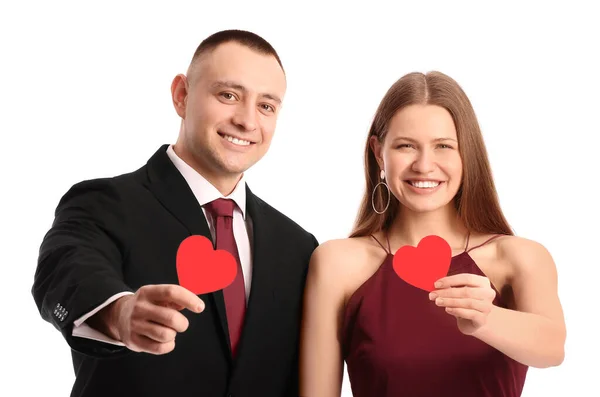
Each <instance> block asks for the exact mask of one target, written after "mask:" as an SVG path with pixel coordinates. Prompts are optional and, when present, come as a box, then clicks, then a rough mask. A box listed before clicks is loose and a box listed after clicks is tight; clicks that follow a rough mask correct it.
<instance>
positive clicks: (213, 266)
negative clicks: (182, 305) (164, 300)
mask: <svg viewBox="0 0 600 397" xmlns="http://www.w3.org/2000/svg"><path fill="white" fill-rule="evenodd" d="M176 266H177V277H178V278H179V285H181V286H182V287H184V288H186V289H188V290H190V291H191V292H193V293H194V294H196V295H201V294H207V293H209V292H215V291H218V290H220V289H223V288H225V287H227V286H228V285H229V284H231V283H232V282H233V280H234V279H235V276H236V274H237V264H236V261H235V258H234V257H233V255H231V253H230V252H228V251H224V250H215V249H213V245H212V243H211V241H210V240H209V239H208V238H206V237H204V236H200V235H194V236H189V237H187V238H186V239H184V240H183V241H182V242H181V244H179V248H178V249H177V259H176Z"/></svg>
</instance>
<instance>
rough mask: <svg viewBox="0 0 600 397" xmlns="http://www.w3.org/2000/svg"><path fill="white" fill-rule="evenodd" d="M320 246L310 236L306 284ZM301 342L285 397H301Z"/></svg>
mask: <svg viewBox="0 0 600 397" xmlns="http://www.w3.org/2000/svg"><path fill="white" fill-rule="evenodd" d="M318 246H319V242H318V241H317V239H316V238H315V236H314V235H312V234H310V249H308V250H307V254H308V256H307V258H306V261H305V262H306V269H305V271H304V282H306V277H307V276H308V265H309V263H310V258H311V256H312V253H313V252H314V250H315V249H317V247H318ZM302 312H303V306H302V305H301V308H300V313H299V316H300V322H301V321H302ZM299 361H300V340H298V341H297V345H296V352H295V355H294V365H293V366H292V373H291V374H290V379H289V381H288V386H287V390H286V393H285V397H299V396H300V394H299V393H300V379H299V376H300V362H299Z"/></svg>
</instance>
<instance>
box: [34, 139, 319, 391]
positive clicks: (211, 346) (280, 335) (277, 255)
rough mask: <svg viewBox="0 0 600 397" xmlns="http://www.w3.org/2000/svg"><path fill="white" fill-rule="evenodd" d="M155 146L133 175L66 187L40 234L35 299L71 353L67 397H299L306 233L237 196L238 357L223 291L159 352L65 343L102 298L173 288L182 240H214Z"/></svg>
mask: <svg viewBox="0 0 600 397" xmlns="http://www.w3.org/2000/svg"><path fill="white" fill-rule="evenodd" d="M166 149H167V145H164V146H162V147H161V148H160V149H159V150H158V151H157V152H156V153H155V154H154V155H153V156H152V158H150V160H149V161H148V163H147V164H146V165H144V166H143V167H141V168H140V169H138V170H137V171H135V172H132V173H128V174H124V175H120V176H117V177H114V178H103V179H94V180H88V181H84V182H80V183H78V184H76V185H74V186H73V187H72V188H71V189H70V190H69V191H68V192H67V193H66V194H65V195H64V196H63V197H62V199H61V200H60V203H59V205H58V207H57V209H56V214H55V221H54V223H53V225H52V228H51V229H50V230H49V231H48V233H47V234H46V235H45V236H44V239H43V242H42V244H41V249H40V255H39V261H38V266H37V270H36V273H35V280H34V284H33V288H32V293H33V297H34V299H35V302H36V304H37V307H38V309H39V310H40V314H41V316H42V317H43V319H45V320H46V321H49V322H50V323H52V324H53V325H54V326H55V327H56V328H57V329H58V330H60V332H61V333H62V335H63V336H64V338H65V339H66V341H67V343H68V344H69V346H70V347H71V351H72V357H73V365H74V369H75V375H76V380H75V383H74V386H73V390H72V394H71V396H82V397H83V396H85V397H91V396H102V397H108V396H111V397H117V396H127V397H134V396H147V397H151V396H157V397H158V396H160V397H165V396H177V397H185V396H190V397H191V396H194V397H200V396H211V397H212V396H215V397H222V396H234V397H246V396H247V397H270V396H273V397H283V396H285V397H287V396H297V395H298V342H299V329H300V320H301V310H302V294H303V288H304V283H305V280H306V274H307V270H308V263H309V259H310V256H311V254H312V252H313V250H314V249H315V248H316V246H317V245H318V243H317V240H316V239H315V238H314V236H313V235H312V234H310V233H308V232H306V231H305V230H303V229H302V228H301V227H300V226H298V225H297V224H296V223H294V222H293V221H291V220H290V219H289V218H287V217H286V216H284V215H283V214H281V213H280V212H278V211H277V210H275V209H274V208H272V207H271V206H269V205H268V204H267V203H265V202H264V201H262V200H261V199H259V198H258V197H257V196H255V195H254V194H253V193H252V192H251V191H250V189H249V188H247V187H246V189H247V211H248V214H249V215H250V217H251V219H252V222H253V247H252V255H253V273H252V286H251V292H250V296H249V301H248V309H247V312H246V323H245V326H244V330H243V334H242V337H241V341H240V346H239V353H238V356H237V357H236V359H235V360H233V359H232V356H231V350H230V345H229V337H228V331H227V317H226V314H225V303H224V300H223V293H222V291H218V292H215V293H210V294H206V295H201V296H200V298H202V300H203V301H204V302H205V303H206V309H205V310H204V312H202V313H199V314H197V313H192V312H190V311H188V310H183V312H182V313H184V314H185V316H186V317H187V318H188V320H189V324H190V325H189V328H188V329H187V331H186V332H184V333H181V334H178V336H177V338H176V346H175V349H174V350H173V351H172V352H170V353H168V354H165V355H152V354H145V353H136V352H132V351H130V350H128V349H126V348H124V347H120V346H116V345H111V344H106V343H103V342H97V341H93V340H90V339H84V338H79V337H73V336H72V335H71V333H72V329H73V322H74V320H76V319H77V318H79V317H81V316H82V315H83V314H85V313H87V312H89V311H90V310H92V309H94V308H95V307H97V306H99V305H100V304H101V303H103V302H104V301H105V300H106V299H108V298H109V297H110V296H112V295H114V294H116V293H118V292H122V291H132V292H135V290H136V289H138V288H139V287H141V286H143V285H147V284H177V283H178V278H177V271H176V266H175V258H176V253H177V249H178V247H179V244H180V243H181V241H183V239H185V238H186V237H188V236H190V235H203V236H206V237H208V238H209V239H211V240H212V238H211V234H210V231H209V228H208V224H207V221H206V218H205V217H204V214H203V213H202V209H201V207H200V205H199V204H198V202H197V200H196V198H195V197H194V195H193V193H192V191H191V190H190V188H189V187H188V185H187V183H186V181H185V180H184V179H183V177H182V176H181V174H180V173H179V171H178V170H177V169H176V168H175V166H174V165H173V163H172V162H171V161H170V159H169V158H168V156H167V154H166Z"/></svg>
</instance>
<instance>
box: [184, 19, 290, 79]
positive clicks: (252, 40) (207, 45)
mask: <svg viewBox="0 0 600 397" xmlns="http://www.w3.org/2000/svg"><path fill="white" fill-rule="evenodd" d="M228 42H235V43H238V44H241V45H243V46H246V47H248V48H250V49H252V50H254V51H257V52H259V53H261V54H264V55H272V56H274V57H275V59H277V62H278V63H279V66H281V70H283V65H282V64H281V60H280V59H279V55H277V51H275V49H274V48H273V46H272V45H271V44H269V42H268V41H267V40H265V39H263V38H262V37H260V36H259V35H257V34H256V33H252V32H248V31H245V30H235V29H234V30H223V31H220V32H217V33H214V34H212V35H210V36H208V37H207V38H206V39H204V40H203V41H202V43H200V45H199V46H198V48H196V52H195V53H194V56H193V57H192V62H191V64H194V62H196V60H197V59H198V58H199V57H201V56H202V55H204V54H206V53H209V52H211V51H212V50H214V49H215V48H217V47H218V46H219V45H221V44H225V43H228ZM284 73H285V71H284Z"/></svg>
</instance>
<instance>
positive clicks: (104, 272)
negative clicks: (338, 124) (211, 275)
mask: <svg viewBox="0 0 600 397" xmlns="http://www.w3.org/2000/svg"><path fill="white" fill-rule="evenodd" d="M285 91H286V76H285V72H284V68H283V66H282V63H281V61H280V59H279V57H278V55H277V53H276V51H275V50H274V49H273V47H272V46H271V45H270V44H269V43H268V42H267V41H265V40H264V39H262V38H261V37H259V36H257V35H255V34H253V33H250V32H245V31H222V32H219V33H216V34H214V35H212V36H210V37H208V38H207V39H205V40H204V41H203V42H202V43H201V44H200V46H199V47H198V49H197V50H196V52H195V54H194V56H193V58H192V61H191V63H190V67H189V69H188V71H187V73H186V74H185V75H178V76H176V77H175V79H174V80H173V83H172V87H171V92H172V100H173V105H174V107H175V110H176V112H177V114H178V115H179V116H180V117H181V128H180V132H179V136H178V139H177V141H176V143H175V144H173V145H164V146H162V147H160V148H159V149H158V150H157V151H156V153H155V154H154V155H153V156H152V157H151V158H150V159H149V160H148V162H147V164H145V165H144V166H143V167H141V168H140V169H138V170H136V171H134V172H131V173H127V174H123V175H119V176H116V177H113V178H103V179H92V180H87V181H83V182H80V183H78V184H76V185H74V186H73V187H72V188H71V189H70V190H69V191H68V192H67V193H66V194H65V195H64V196H63V197H62V199H61V200H60V203H59V204H58V207H57V209H56V214H55V221H54V223H53V225H52V227H51V229H50V230H49V231H48V233H47V234H46V235H45V237H44V239H43V241H42V244H41V249H40V255H39V261H38V266H37V270H36V274H35V280H34V284H33V288H32V293H33V297H34V299H35V302H36V304H37V306H38V309H39V311H40V314H41V316H42V317H43V319H44V320H46V321H48V322H50V323H51V324H53V325H54V326H55V327H56V328H57V329H58V330H59V331H60V332H61V333H62V335H63V336H64V338H65V340H66V342H67V343H68V345H69V346H70V348H71V349H72V356H73V365H74V369H75V374H76V379H75V383H74V386H73V390H72V394H71V395H72V396H107V395H110V396H134V395H136V396H161V397H162V396H165V395H174V396H234V397H243V396H248V397H257V396H261V397H269V396H273V397H283V396H286V397H287V396H298V395H300V396H308V397H317V396H339V395H340V392H341V385H342V369H343V363H344V361H345V362H346V363H347V366H348V373H349V377H350V382H351V385H352V391H353V395H354V396H355V397H365V396H378V397H379V396H412V397H414V396H433V395H441V394H443V395H448V396H459V395H460V396H478V397H481V396H519V395H520V393H521V390H522V388H523V384H524V381H525V375H526V371H527V368H528V367H529V366H533V367H538V368H543V367H549V366H556V365H559V364H560V363H561V362H562V360H563V357H564V343H565V337H566V330H565V324H564V319H563V313H562V309H561V304H560V301H559V298H558V294H557V273H556V267H555V264H554V262H553V260H552V258H551V256H550V254H549V253H548V251H547V250H546V249H545V248H544V247H542V246H541V245H540V244H538V243H536V242H534V241H531V240H527V239H524V238H520V237H516V236H514V235H513V233H512V231H511V229H510V227H509V225H508V223H507V221H506V219H505V218H504V216H503V214H502V211H501V209H500V206H499V203H498V198H497V194H496V190H495V187H494V182H493V180H492V174H491V170H490V166H489V163H488V159H487V154H486V149H485V145H484V142H483V139H482V135H481V132H480V129H479V126H478V122H477V119H476V116H475V113H474V111H473V108H472V106H471V104H470V102H469V100H468V98H467V96H466V95H465V93H464V92H463V91H462V90H461V88H460V87H459V85H458V84H457V83H456V82H455V81H454V80H453V79H451V78H450V77H448V76H446V75H444V74H442V73H439V72H431V73H428V74H421V73H411V74H408V75H406V76H404V77H402V78H400V79H399V80H398V81H397V82H396V83H395V84H393V85H392V87H391V88H390V89H389V91H388V92H387V94H386V95H385V96H384V98H383V99H382V101H381V103H380V106H379V108H378V109H377V112H376V114H375V118H374V120H373V123H372V126H371V128H370V131H369V133H368V136H367V140H366V144H365V179H366V190H365V195H364V198H363V201H362V203H361V206H360V209H359V213H358V217H357V220H356V224H355V227H354V230H353V231H352V233H351V235H350V236H349V238H344V239H339V240H334V241H328V242H325V243H323V244H321V245H319V244H318V242H317V240H316V239H315V238H314V236H313V235H312V234H311V233H309V232H307V231H305V230H303V229H302V228H301V227H299V226H298V225H297V224H296V223H294V222H293V221H292V220H290V219H289V218H287V217H286V216H285V215H283V214H282V213H280V212H278V211H277V210H276V209H274V208H273V207H271V206H270V205H269V204H267V203H266V202H265V201H263V200H262V199H260V198H259V197H258V196H257V195H255V194H254V192H252V191H251V190H250V188H249V187H248V185H247V184H246V180H245V176H244V173H245V171H246V170H247V169H249V168H250V167H251V166H252V165H253V164H255V163H256V162H257V161H259V160H260V159H261V158H262V157H263V156H264V154H265V153H266V152H267V150H268V148H269V145H270V142H271V138H272V136H273V133H274V131H275V125H276V121H277V117H278V114H279V110H280V108H281V105H282V101H283V98H284V95H285ZM357 133H359V132H357ZM190 235H203V236H205V237H207V238H209V239H210V240H211V241H213V242H214V244H215V245H214V246H215V248H217V249H224V250H228V251H229V252H230V253H231V254H232V255H233V256H234V257H235V258H236V259H237V264H238V272H237V276H236V278H235V280H234V282H233V283H232V284H231V285H229V286H228V287H226V288H224V289H223V290H219V291H217V292H214V293H208V294H204V295H199V296H197V295H195V294H193V293H192V292H190V291H188V290H186V289H185V288H183V287H181V286H179V285H178V276H177V271H176V267H175V257H176V253H177V249H178V247H179V244H180V243H181V242H182V241H183V240H184V239H185V238H186V237H188V236H190ZM428 235H437V236H440V237H442V238H443V239H445V240H446V241H447V242H448V244H449V245H450V247H451V249H452V260H451V264H450V269H449V271H448V275H447V276H446V277H442V278H441V279H440V280H439V282H440V283H441V284H440V285H436V289H435V290H434V291H433V292H431V293H429V292H427V291H424V290H422V289H419V288H416V287H414V286H412V285H410V284H408V283H407V282H405V281H404V280H402V279H401V278H400V277H398V276H397V275H396V274H395V272H394V268H393V254H394V253H395V252H396V251H397V250H398V249H399V248H400V247H402V246H405V245H412V246H416V245H417V244H418V243H419V241H420V240H421V239H422V238H423V237H425V236H428Z"/></svg>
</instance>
